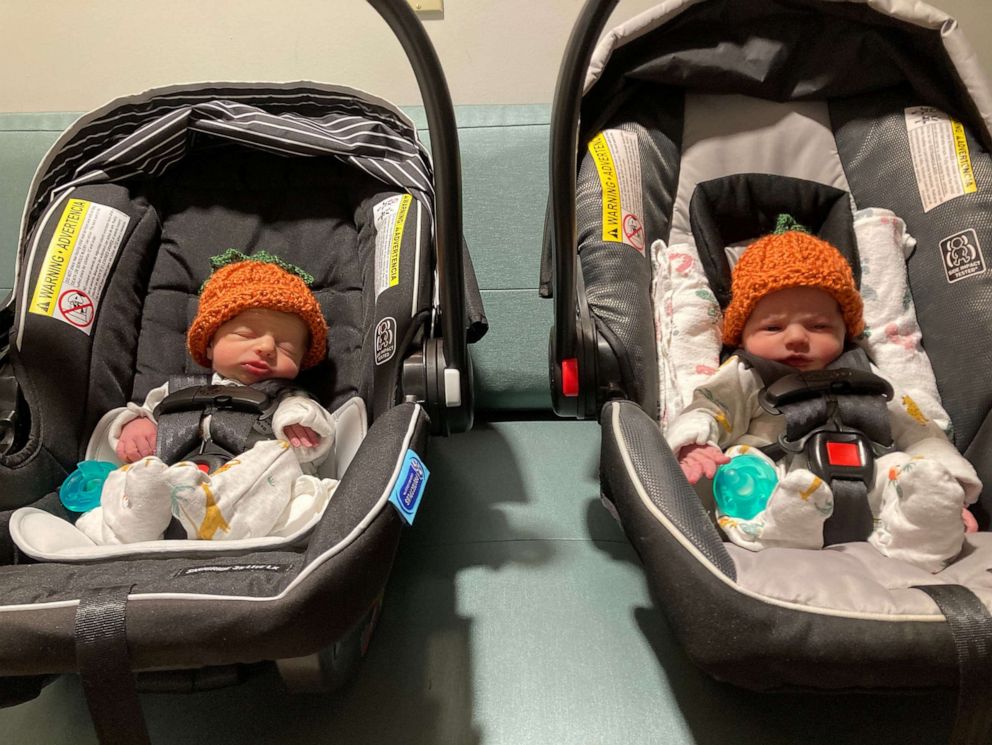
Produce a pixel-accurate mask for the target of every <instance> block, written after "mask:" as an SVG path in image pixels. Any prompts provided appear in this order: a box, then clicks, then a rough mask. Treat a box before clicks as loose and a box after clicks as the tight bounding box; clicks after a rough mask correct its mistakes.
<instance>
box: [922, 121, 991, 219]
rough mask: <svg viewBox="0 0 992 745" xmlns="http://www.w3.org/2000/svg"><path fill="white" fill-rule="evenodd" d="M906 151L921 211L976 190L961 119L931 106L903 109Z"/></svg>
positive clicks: (926, 210) (927, 210)
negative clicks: (907, 151)
mask: <svg viewBox="0 0 992 745" xmlns="http://www.w3.org/2000/svg"><path fill="white" fill-rule="evenodd" d="M905 116H906V133H907V135H908V136H909V152H910V155H911V156H912V158H913V171H914V172H915V174H916V185H917V187H918V188H919V191H920V201H921V202H922V203H923V211H924V212H929V211H930V210H932V209H933V208H934V207H938V206H940V205H942V204H943V203H944V202H947V201H948V200H951V199H954V198H955V197H960V196H962V195H964V194H973V193H975V192H976V191H977V190H978V185H977V182H976V180H975V171H974V169H973V168H972V165H971V154H970V153H969V151H968V139H967V137H966V135H965V131H964V126H963V125H962V124H961V122H959V121H957V120H955V119H952V118H951V117H949V116H948V115H947V114H945V113H944V112H943V111H941V110H940V109H935V108H934V107H932V106H911V107H909V108H908V109H906V111H905Z"/></svg>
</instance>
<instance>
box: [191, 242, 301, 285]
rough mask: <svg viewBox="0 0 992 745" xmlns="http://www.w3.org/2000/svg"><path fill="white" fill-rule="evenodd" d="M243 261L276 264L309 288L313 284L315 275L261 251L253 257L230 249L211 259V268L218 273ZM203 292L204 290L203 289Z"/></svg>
mask: <svg viewBox="0 0 992 745" xmlns="http://www.w3.org/2000/svg"><path fill="white" fill-rule="evenodd" d="M241 261H256V262H258V263H260V264H275V265H276V266H277V267H279V268H280V269H283V270H285V271H287V272H289V273H290V274H295V275H296V276H297V277H299V278H300V279H302V280H303V282H304V283H305V284H306V286H307V287H309V286H310V285H312V284H313V275H312V274H310V273H309V272H305V271H304V270H302V269H300V267H298V266H296V265H295V264H290V263H289V262H288V261H283V260H282V259H280V258H279V257H278V256H276V255H275V254H270V253H269V252H268V251H259V252H258V253H254V254H252V255H251V256H248V255H247V254H243V253H241V252H240V251H238V250H237V249H234V248H229V249H227V250H226V251H225V252H224V253H222V254H218V255H217V256H211V257H210V266H212V267H213V268H214V271H217V270H218V269H220V268H221V267H222V266H227V265H228V264H237V263H238V262H241ZM204 284H206V282H204ZM201 290H202V288H201Z"/></svg>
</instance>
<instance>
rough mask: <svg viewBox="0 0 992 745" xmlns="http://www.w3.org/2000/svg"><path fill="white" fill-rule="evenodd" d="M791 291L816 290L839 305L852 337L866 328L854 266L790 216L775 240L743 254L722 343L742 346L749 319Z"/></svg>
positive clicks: (762, 240) (758, 243)
mask: <svg viewBox="0 0 992 745" xmlns="http://www.w3.org/2000/svg"><path fill="white" fill-rule="evenodd" d="M789 287H817V288H819V289H821V290H824V291H825V292H829V293H830V294H831V295H832V296H833V298H834V299H835V300H836V301H837V304H838V305H840V311H841V314H842V315H843V316H844V323H845V325H846V326H847V334H848V336H850V337H855V336H857V335H858V334H860V333H861V332H862V331H863V330H864V327H865V322H864V318H863V317H862V309H863V303H862V301H861V294H860V293H859V292H858V288H857V286H856V285H855V283H854V274H853V273H852V272H851V266H850V264H848V263H847V260H846V259H845V258H844V257H843V256H842V255H841V253H840V251H838V250H837V249H836V248H835V247H834V246H832V245H830V244H829V243H827V242H826V241H824V240H820V239H819V238H816V237H815V236H812V235H810V234H809V233H808V232H807V231H806V230H805V229H804V228H803V227H802V226H800V225H799V224H798V223H796V222H795V221H794V220H793V219H792V218H791V217H789V216H788V215H780V216H779V219H778V227H777V228H776V230H775V232H774V233H772V234H771V235H766V236H764V237H763V238H759V239H758V240H756V241H755V242H754V243H752V244H751V245H750V246H748V247H747V249H746V250H745V251H744V254H743V255H742V256H741V258H740V260H738V262H737V264H736V266H734V269H733V272H732V274H731V286H730V294H731V296H730V304H729V305H728V306H727V309H726V310H725V311H724V315H723V342H724V344H727V345H729V346H739V345H740V343H741V332H743V330H744V324H745V323H747V319H748V317H749V316H750V315H751V312H752V311H753V310H754V306H755V305H757V304H758V301H759V300H761V298H763V297H764V296H765V295H769V294H771V293H773V292H776V291H778V290H784V289H786V288H789Z"/></svg>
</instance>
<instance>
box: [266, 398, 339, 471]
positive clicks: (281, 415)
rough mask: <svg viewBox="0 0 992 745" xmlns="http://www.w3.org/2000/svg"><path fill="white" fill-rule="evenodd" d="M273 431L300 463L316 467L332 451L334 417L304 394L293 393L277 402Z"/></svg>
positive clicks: (273, 418)
mask: <svg viewBox="0 0 992 745" xmlns="http://www.w3.org/2000/svg"><path fill="white" fill-rule="evenodd" d="M306 430H309V431H306ZM272 431H273V433H274V434H275V436H276V437H277V438H279V439H280V440H287V441H288V442H289V443H290V444H291V445H292V446H293V452H294V453H296V457H297V458H298V459H299V460H300V462H301V463H314V464H315V465H316V464H319V463H320V462H321V461H323V460H324V458H326V457H327V454H328V453H330V452H331V449H332V448H333V447H334V432H335V424H334V419H333V417H331V415H330V413H329V412H328V411H327V409H325V408H324V407H323V406H321V405H320V404H319V403H317V402H316V401H314V400H313V399H312V398H310V397H309V396H306V395H304V394H300V393H292V394H289V395H287V396H284V397H283V398H282V399H281V400H280V401H279V406H278V408H277V409H276V411H275V414H273V415H272Z"/></svg>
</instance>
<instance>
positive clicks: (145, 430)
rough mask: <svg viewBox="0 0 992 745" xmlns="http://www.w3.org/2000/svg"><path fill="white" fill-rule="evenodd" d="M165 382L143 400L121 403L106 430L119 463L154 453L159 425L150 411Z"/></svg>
mask: <svg viewBox="0 0 992 745" xmlns="http://www.w3.org/2000/svg"><path fill="white" fill-rule="evenodd" d="M168 390H169V386H168V384H163V385H160V386H159V387H158V388H154V389H152V390H151V391H149V393H148V396H147V397H146V398H145V401H144V403H142V404H136V403H129V404H128V405H127V406H124V407H121V409H119V411H118V414H117V415H116V416H115V417H114V419H113V421H112V422H111V424H110V429H109V430H108V432H107V439H108V441H109V443H110V447H111V448H112V449H113V450H114V452H115V453H116V454H117V457H118V458H119V459H120V461H121V462H122V463H134V462H135V461H137V460H140V459H141V458H144V457H146V456H149V455H154V454H155V442H156V437H157V435H158V425H157V424H156V423H155V418H154V416H153V414H152V412H153V411H155V407H156V406H158V405H159V404H160V403H161V402H162V399H163V398H165V395H166V393H167V392H168Z"/></svg>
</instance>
